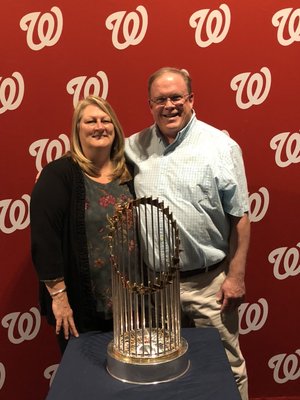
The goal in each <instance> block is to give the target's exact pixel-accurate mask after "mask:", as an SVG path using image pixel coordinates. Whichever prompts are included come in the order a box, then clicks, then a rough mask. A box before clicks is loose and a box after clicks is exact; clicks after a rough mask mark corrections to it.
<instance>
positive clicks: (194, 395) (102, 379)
mask: <svg viewBox="0 0 300 400" xmlns="http://www.w3.org/2000/svg"><path fill="white" fill-rule="evenodd" d="M182 337H184V338H185V339H186V340H187V342H188V345H189V349H188V357H189V359H190V368H189V370H188V372H187V373H186V374H185V375H184V376H182V377H180V378H178V379H176V380H174V381H172V382H167V383H160V384H151V385H137V384H130V383H124V382H121V381H119V380H117V379H115V378H113V377H111V376H110V375H109V373H108V372H107V371H106V367H105V365H106V349H107V345H108V343H109V342H110V341H111V340H112V333H97V332H91V333H85V334H81V335H80V337H79V338H72V339H71V340H70V342H69V344H68V346H67V349H66V351H65V354H64V356H63V359H62V361H61V363H60V366H59V368H58V370H57V372H56V376H55V378H54V380H53V383H52V386H51V389H50V391H49V393H48V396H47V400H192V399H197V400H240V395H239V392H238V390H237V387H236V384H235V381H234V378H233V375H232V372H231V369H230V366H229V363H228V360H227V358H226V354H225V351H224V348H223V345H222V342H221V340H220V337H219V333H218V331H217V330H216V329H214V328H203V329H199V328H198V329H197V328H190V329H182Z"/></svg>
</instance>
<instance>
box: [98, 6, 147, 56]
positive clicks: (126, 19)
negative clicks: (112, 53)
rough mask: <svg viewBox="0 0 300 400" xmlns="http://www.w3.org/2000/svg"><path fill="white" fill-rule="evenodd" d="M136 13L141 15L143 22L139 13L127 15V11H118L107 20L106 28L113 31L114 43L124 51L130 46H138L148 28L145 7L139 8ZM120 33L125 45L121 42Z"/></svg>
mask: <svg viewBox="0 0 300 400" xmlns="http://www.w3.org/2000/svg"><path fill="white" fill-rule="evenodd" d="M136 11H138V12H139V13H140V14H141V18H142V20H141V21H140V17H139V15H138V13H137V12H133V11H132V12H130V13H128V14H127V15H126V11H118V12H115V13H113V14H111V15H110V16H109V17H108V18H107V19H106V23H105V26H106V28H107V29H109V30H110V31H112V42H113V45H114V46H115V48H117V49H119V50H124V49H126V48H127V47H128V46H136V45H137V44H139V43H141V41H142V40H143V39H144V36H145V34H146V31H147V26H148V14H147V11H146V9H145V7H143V6H138V7H137V8H136ZM125 15H126V16H125ZM122 23H123V25H122ZM121 25H122V26H121ZM140 25H141V26H140ZM121 30H122V32H121ZM120 33H121V35H122V36H123V38H124V41H123V43H121V41H120V40H119V34H120Z"/></svg>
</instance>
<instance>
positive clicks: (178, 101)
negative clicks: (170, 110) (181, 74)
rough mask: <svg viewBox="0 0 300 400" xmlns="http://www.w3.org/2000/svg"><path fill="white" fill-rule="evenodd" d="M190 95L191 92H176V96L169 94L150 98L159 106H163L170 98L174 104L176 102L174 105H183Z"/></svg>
mask: <svg viewBox="0 0 300 400" xmlns="http://www.w3.org/2000/svg"><path fill="white" fill-rule="evenodd" d="M189 96H190V94H188V93H187V94H183V95H181V94H175V95H174V96H168V97H164V96H161V97H156V98H154V99H149V100H150V101H151V102H152V103H155V104H157V105H158V106H162V105H165V104H166V103H167V101H168V100H170V102H171V103H172V104H174V106H179V105H183V104H184V103H185V102H186V100H187V98H188V97H189Z"/></svg>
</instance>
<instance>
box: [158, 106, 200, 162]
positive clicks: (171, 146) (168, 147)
mask: <svg viewBox="0 0 300 400" xmlns="http://www.w3.org/2000/svg"><path fill="white" fill-rule="evenodd" d="M195 119H196V113H195V111H194V110H193V114H192V116H191V118H190V120H189V122H188V123H187V124H186V125H185V126H184V127H183V128H182V129H181V130H180V131H179V132H178V133H177V135H176V137H175V140H174V142H172V143H170V144H168V143H167V142H166V141H165V139H164V136H163V134H162V133H161V132H160V130H159V128H158V126H157V125H156V131H157V133H158V137H159V138H160V141H161V142H162V143H164V145H165V151H164V154H166V153H169V152H170V151H173V150H175V148H176V147H177V146H179V145H180V143H182V142H183V140H184V139H185V138H186V137H187V135H188V133H189V131H190V127H191V125H192V124H193V123H194V121H195Z"/></svg>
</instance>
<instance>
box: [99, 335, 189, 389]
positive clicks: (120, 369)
mask: <svg viewBox="0 0 300 400" xmlns="http://www.w3.org/2000/svg"><path fill="white" fill-rule="evenodd" d="M187 349H188V344H187V342H186V340H185V339H183V338H181V346H180V348H179V350H178V351H177V352H176V354H175V355H174V354H170V355H169V356H164V357H161V359H160V357H153V358H152V357H146V358H136V357H134V358H130V357H122V356H121V355H120V354H117V353H116V352H114V349H113V341H111V342H110V343H109V345H108V348H107V364H106V369H107V371H108V373H109V374H110V375H111V376H112V377H113V378H115V379H118V380H119V381H122V382H127V383H134V384H140V385H151V384H157V383H163V382H170V381H173V380H175V379H178V378H179V377H181V376H183V375H184V374H185V373H186V372H187V371H188V369H189V366H190V361H189V359H188V358H187Z"/></svg>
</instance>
